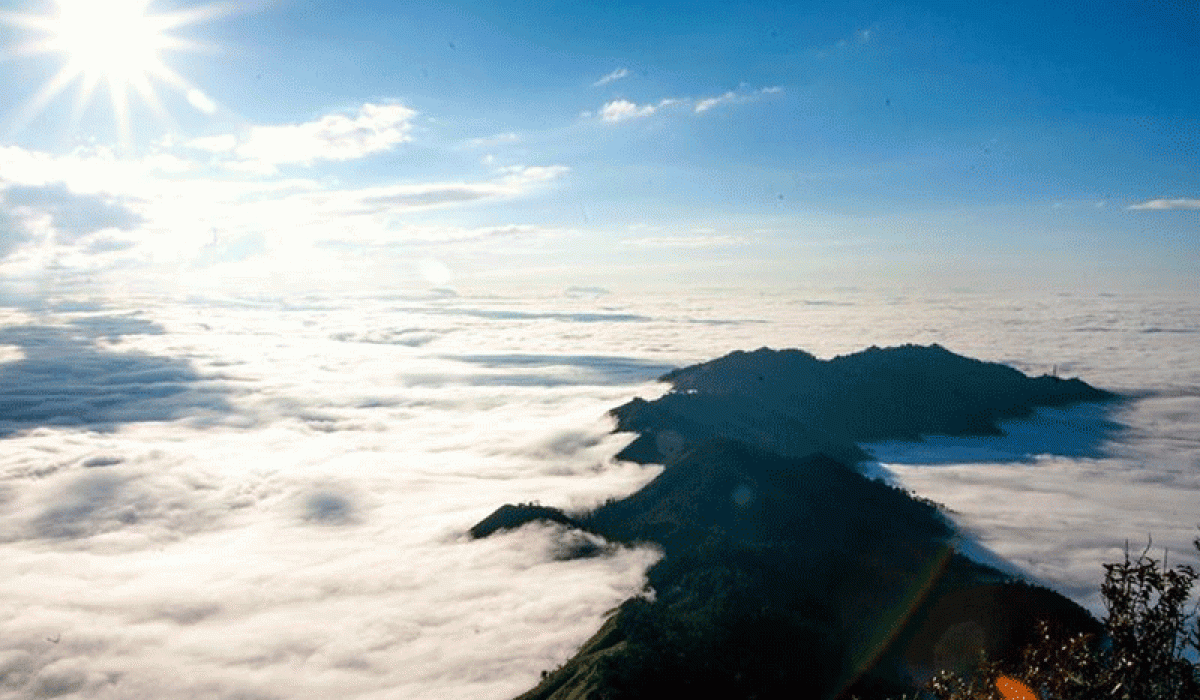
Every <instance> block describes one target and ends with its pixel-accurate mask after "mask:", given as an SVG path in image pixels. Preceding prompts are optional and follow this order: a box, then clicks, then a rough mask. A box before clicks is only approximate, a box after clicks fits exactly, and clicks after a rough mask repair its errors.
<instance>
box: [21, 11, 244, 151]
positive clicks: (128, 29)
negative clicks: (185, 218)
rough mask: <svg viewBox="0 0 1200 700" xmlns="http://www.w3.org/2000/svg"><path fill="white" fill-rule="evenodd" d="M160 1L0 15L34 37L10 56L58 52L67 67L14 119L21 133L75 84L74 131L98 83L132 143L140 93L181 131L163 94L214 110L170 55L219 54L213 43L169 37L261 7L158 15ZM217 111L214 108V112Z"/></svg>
mask: <svg viewBox="0 0 1200 700" xmlns="http://www.w3.org/2000/svg"><path fill="white" fill-rule="evenodd" d="M155 1H156V0H104V1H103V2H101V1H100V0H54V2H53V10H52V11H50V12H49V13H47V14H36V15H35V14H27V13H18V12H11V11H4V12H0V24H7V25H10V26H14V27H18V28H20V29H22V30H24V31H26V32H29V33H31V34H34V35H35V36H33V37H30V38H29V39H28V40H26V41H24V42H22V43H20V44H18V45H17V46H15V47H11V48H8V49H7V50H6V51H5V53H7V54H8V55H10V56H38V55H58V56H61V57H62V59H63V65H62V66H61V67H60V69H59V70H58V72H57V73H55V74H54V76H53V77H51V78H50V79H49V80H48V81H47V82H46V83H45V84H44V85H42V86H41V87H40V88H39V89H38V91H37V92H36V93H35V94H34V95H33V96H32V97H31V98H30V99H29V100H28V101H26V102H25V104H24V105H22V106H20V107H19V108H18V109H17V110H16V112H15V115H14V116H13V117H12V118H11V121H10V128H9V132H10V135H12V134H15V133H17V132H19V131H21V130H23V129H24V128H26V127H27V126H29V124H30V122H32V121H33V120H34V119H35V118H36V117H37V116H38V115H39V114H41V113H42V112H44V111H46V110H47V109H48V108H49V107H50V105H51V103H53V102H54V101H55V100H56V99H57V98H58V97H59V95H61V94H62V93H63V92H64V91H65V90H67V88H68V87H69V86H70V85H72V84H73V83H78V85H79V88H78V93H77V95H76V99H75V101H74V105H73V108H72V111H71V114H70V123H71V127H72V129H73V130H74V129H75V128H77V127H78V126H79V125H80V124H81V123H82V120H83V118H84V116H85V114H86V113H87V107H88V105H90V104H91V102H92V98H93V96H94V94H95V91H96V88H97V86H99V85H100V84H101V83H103V84H104V85H105V87H106V89H107V91H108V93H109V101H110V102H111V106H112V115H113V119H114V121H115V124H116V128H117V132H118V138H119V139H120V141H121V143H122V144H123V145H128V144H131V143H132V136H133V114H132V110H131V107H132V105H131V100H133V98H134V95H137V98H138V100H139V101H140V102H142V103H143V104H144V105H146V106H147V107H148V108H149V110H150V112H152V113H153V114H154V115H155V116H156V117H157V118H158V119H159V120H160V121H161V123H163V124H165V125H167V126H168V128H175V126H176V125H175V123H174V120H173V119H172V118H171V116H170V114H169V112H168V110H167V108H166V105H165V104H164V103H163V100H162V99H161V97H160V95H159V91H158V89H157V88H158V87H159V86H162V87H165V88H169V89H170V90H174V91H176V92H177V93H179V94H180V95H181V96H183V97H184V98H185V100H186V101H187V102H188V103H189V104H191V105H192V107H193V108H195V109H196V110H198V111H201V112H205V113H212V112H213V111H215V109H216V103H215V102H214V101H213V100H212V99H211V98H209V97H208V96H207V95H205V94H204V93H203V92H202V91H200V90H199V88H197V87H195V86H193V85H192V84H191V83H189V82H188V81H187V80H186V79H185V78H183V76H181V75H179V74H178V73H177V72H175V71H174V70H173V69H171V68H170V67H169V66H168V65H167V64H166V63H165V62H164V56H165V55H166V54H168V53H172V52H180V51H189V52H204V51H214V50H216V47H215V46H214V45H212V44H209V43H206V42H203V41H199V40H196V39H193V38H189V37H180V36H177V35H175V34H172V33H171V32H173V31H175V30H179V29H182V28H184V27H188V26H191V25H195V24H200V23H202V22H208V21H211V20H214V19H218V18H222V17H227V16H229V15H232V14H237V13H242V12H246V11H248V10H251V9H254V6H255V5H258V4H261V3H257V2H246V3H233V2H220V3H212V4H208V5H203V6H199V7H191V8H185V9H177V10H171V11H169V12H155V11H154V10H153V9H152V8H151V6H152V5H153V4H154V3H155ZM210 107H211V109H210Z"/></svg>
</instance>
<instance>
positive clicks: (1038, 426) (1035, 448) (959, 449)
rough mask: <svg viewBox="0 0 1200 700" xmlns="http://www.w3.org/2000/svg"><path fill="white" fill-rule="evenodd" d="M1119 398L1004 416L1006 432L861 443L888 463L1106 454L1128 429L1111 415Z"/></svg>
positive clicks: (1028, 459)
mask: <svg viewBox="0 0 1200 700" xmlns="http://www.w3.org/2000/svg"><path fill="white" fill-rule="evenodd" d="M1120 406H1121V402H1119V401H1118V402H1108V403H1084V404H1076V405H1074V406H1068V407H1064V408H1042V409H1037V411H1036V412H1035V413H1034V415H1033V416H1031V417H1029V418H1023V419H1016V420H1007V421H1001V423H1000V428H1001V430H1003V431H1004V435H1000V436H988V437H950V436H944V435H931V436H926V437H924V438H923V439H922V440H921V441H920V442H908V441H902V440H889V441H886V442H875V443H869V444H865V445H863V447H864V448H865V449H866V450H867V451H868V452H870V453H871V454H872V455H873V456H874V457H875V459H876V460H878V461H879V462H882V463H884V464H906V465H944V464H964V463H1008V462H1033V461H1035V460H1036V459H1037V458H1038V457H1046V456H1049V457H1069V458H1072V459H1102V458H1105V457H1108V456H1111V455H1110V451H1109V446H1110V445H1112V444H1113V443H1115V442H1116V441H1118V440H1120V438H1121V435H1122V434H1123V433H1124V432H1125V431H1126V430H1127V429H1128V428H1127V427H1126V426H1125V425H1123V424H1121V423H1118V422H1117V421H1116V420H1114V419H1113V414H1114V413H1115V412H1116V411H1117V410H1118V409H1119V408H1120Z"/></svg>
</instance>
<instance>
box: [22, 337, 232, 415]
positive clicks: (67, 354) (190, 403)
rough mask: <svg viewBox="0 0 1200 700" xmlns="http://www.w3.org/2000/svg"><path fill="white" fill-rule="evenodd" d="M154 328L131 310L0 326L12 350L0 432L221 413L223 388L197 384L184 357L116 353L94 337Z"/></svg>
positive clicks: (225, 405)
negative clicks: (61, 321) (63, 321)
mask: <svg viewBox="0 0 1200 700" xmlns="http://www.w3.org/2000/svg"><path fill="white" fill-rule="evenodd" d="M162 332H163V330H162V328H161V327H160V326H158V325H157V324H154V323H153V322H150V321H146V320H145V319H140V318H137V317H134V316H98V317H89V318H84V319H77V320H75V321H73V322H69V323H66V324H61V325H59V324H47V325H20V326H9V327H6V328H0V345H7V346H10V347H12V348H15V349H17V350H18V351H19V355H20V357H19V359H14V360H12V361H9V362H4V363H0V438H3V437H8V436H11V435H13V434H15V433H18V432H22V431H24V430H29V429H32V428H37V427H41V426H84V427H87V428H88V429H91V430H99V431H106V430H112V429H114V428H116V427H117V426H118V425H120V424H123V423H134V422H155V421H169V420H174V419H177V418H182V417H184V416H187V415H191V414H194V413H196V412H197V411H218V412H227V411H229V410H230V406H229V404H228V403H227V401H226V400H225V396H224V394H225V390H224V389H222V388H220V387H216V386H213V385H212V384H209V383H207V382H205V379H206V378H205V377H203V376H201V375H200V374H199V373H197V372H196V370H195V369H194V368H193V367H192V365H191V363H190V362H188V361H187V360H183V359H179V358H173V357H163V356H159V355H152V354H147V353H143V352H122V351H120V350H118V349H110V348H108V347H106V346H105V345H103V344H102V343H100V342H99V341H101V340H106V341H108V342H109V343H114V342H115V341H119V340H120V339H121V338H122V337H123V336H126V335H146V334H161V333H162Z"/></svg>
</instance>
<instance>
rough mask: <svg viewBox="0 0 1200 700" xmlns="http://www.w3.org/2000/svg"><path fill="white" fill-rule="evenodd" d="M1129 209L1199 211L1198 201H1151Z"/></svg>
mask: <svg viewBox="0 0 1200 700" xmlns="http://www.w3.org/2000/svg"><path fill="white" fill-rule="evenodd" d="M1129 208H1130V209H1134V210H1151V211H1170V210H1193V209H1200V199H1186V198H1185V199H1151V200H1149V201H1146V202H1142V203H1140V204H1131V205H1130V206H1129Z"/></svg>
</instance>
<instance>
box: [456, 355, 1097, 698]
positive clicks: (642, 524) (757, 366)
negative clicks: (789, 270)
mask: <svg viewBox="0 0 1200 700" xmlns="http://www.w3.org/2000/svg"><path fill="white" fill-rule="evenodd" d="M663 380H664V381H668V382H670V383H671V384H672V385H673V386H674V389H675V390H674V391H673V392H671V393H668V394H667V395H665V396H663V397H661V398H660V399H658V400H655V401H644V400H642V399H634V400H633V401H631V402H629V403H627V404H625V405H624V406H621V407H619V408H617V409H614V411H613V415H614V416H615V417H616V418H617V430H619V431H635V432H638V433H639V437H638V438H636V439H635V440H634V442H632V443H631V444H630V445H629V446H628V447H627V448H626V449H625V450H624V451H622V453H620V455H618V456H619V457H621V458H624V459H633V460H636V461H641V462H662V463H664V464H665V469H664V471H663V472H662V473H661V474H660V475H659V476H658V477H656V478H655V479H654V480H652V481H651V482H650V483H648V484H647V485H646V486H644V487H643V488H641V489H640V490H639V491H637V492H636V493H634V494H631V495H629V496H627V497H625V498H623V499H619V500H613V501H610V502H608V503H606V504H604V505H602V506H600V507H598V508H596V509H594V510H592V511H590V512H586V513H579V514H574V515H568V514H566V513H563V512H562V511H559V510H557V509H553V508H548V507H545V506H529V505H522V506H511V505H509V506H504V507H502V508H501V509H499V510H497V511H496V512H495V513H493V514H492V515H490V516H489V517H488V518H486V519H485V520H484V521H482V522H480V523H479V524H478V525H476V526H475V527H474V528H472V530H471V534H472V535H473V536H476V537H482V536H487V535H489V534H492V533H494V532H496V531H499V530H504V529H509V528H513V527H518V526H520V525H521V524H524V523H526V522H529V521H531V520H548V521H552V522H557V523H559V524H561V525H564V526H567V527H576V528H580V529H583V530H586V531H589V532H592V533H594V534H597V535H600V536H602V537H604V538H606V539H607V540H609V541H612V542H620V543H629V544H633V543H654V544H655V545H657V546H658V547H660V548H661V549H662V550H663V553H664V556H663V558H662V559H661V560H660V561H659V562H658V563H657V564H655V565H654V566H653V567H651V569H650V570H649V571H648V572H647V578H648V587H649V588H650V590H651V591H652V592H653V593H652V596H650V597H639V598H634V599H632V600H629V601H627V602H626V603H625V604H623V605H622V606H621V607H620V608H619V609H618V611H617V612H616V614H615V615H614V616H613V617H612V618H610V619H609V621H608V622H607V623H606V624H605V625H604V627H603V628H602V629H601V631H600V632H599V633H597V635H596V636H595V637H593V638H592V639H591V640H589V642H588V643H586V644H585V645H584V646H583V647H582V648H581V650H580V652H579V653H578V654H577V655H576V656H575V657H574V658H573V659H571V660H570V661H569V662H567V664H565V665H564V666H563V667H562V668H560V669H557V670H556V671H554V672H553V673H549V674H548V675H547V676H546V678H545V679H544V680H543V682H542V683H541V684H540V685H539V686H538V687H537V688H535V689H533V690H531V691H530V692H529V693H526V694H525V695H523V696H521V700H535V699H538V700H568V699H574V698H578V699H581V700H582V699H583V698H635V697H638V698H644V697H656V696H659V695H663V696H666V695H668V694H671V695H674V694H677V693H679V692H681V691H683V692H686V691H688V690H696V691H701V690H703V691H705V692H708V693H712V692H716V693H718V694H719V695H721V696H723V697H733V698H743V697H744V698H751V697H755V698H770V697H789V698H795V697H801V698H834V697H849V696H850V694H855V695H857V696H859V697H863V698H869V697H883V696H885V695H887V694H889V693H899V692H903V691H905V690H910V689H911V688H912V687H914V684H916V683H919V682H920V681H921V680H923V679H924V678H925V677H927V676H928V675H929V674H931V673H933V672H934V671H936V670H939V669H943V668H955V667H956V666H959V665H965V664H968V663H971V662H974V661H975V660H977V658H978V655H979V653H981V652H983V653H987V654H988V655H989V656H990V657H992V658H998V657H1004V656H1006V655H1011V654H1014V653H1015V652H1016V651H1017V650H1018V649H1020V648H1021V646H1023V645H1024V643H1025V642H1027V641H1030V640H1031V639H1032V635H1033V633H1034V628H1035V625H1034V623H1035V622H1036V621H1037V620H1039V619H1048V620H1051V621H1053V622H1054V623H1055V624H1057V625H1060V626H1062V627H1063V628H1065V629H1067V630H1078V631H1089V632H1095V631H1098V629H1099V627H1098V623H1096V621H1095V620H1093V619H1092V618H1091V617H1090V616H1089V615H1088V614H1087V613H1086V612H1085V611H1084V610H1083V609H1082V608H1080V607H1079V606H1077V605H1075V604H1074V603H1073V602H1071V601H1069V600H1067V599H1065V598H1063V597H1062V596H1060V595H1058V594H1057V593H1054V592H1052V591H1049V590H1047V589H1044V588H1040V587H1036V586H1032V585H1030V584H1028V583H1025V582H1023V581H1019V580H1014V579H1012V578H1010V577H1008V576H1006V575H1004V574H1002V573H1001V572H999V571H997V570H995V569H992V568H990V567H987V566H984V565H982V564H978V563H976V562H973V561H970V560H969V559H967V558H965V557H963V556H962V555H960V554H958V553H957V552H955V551H954V547H953V543H954V540H955V531H954V528H953V526H952V524H951V523H950V522H949V521H948V520H947V519H946V518H945V517H944V516H943V515H942V514H941V513H940V512H939V511H938V510H937V508H936V507H935V506H933V505H931V504H929V503H928V502H923V501H920V500H917V499H914V498H912V497H911V496H910V495H908V494H906V493H904V492H902V491H900V490H898V489H895V488H893V487H890V486H887V485H884V484H882V483H880V482H876V481H872V480H870V479H867V478H866V477H864V476H862V475H861V474H860V473H859V472H858V471H856V470H855V469H854V468H853V464H854V463H855V462H857V461H859V460H861V459H863V458H865V457H866V453H865V452H863V451H862V449H861V448H859V447H858V446H857V445H856V444H855V441H857V440H866V439H885V438H899V439H912V438H916V437H919V436H920V435H925V434H934V433H945V432H948V433H951V434H990V433H993V432H994V431H998V430H999V427H998V425H997V421H999V420H1003V419H1005V418H1010V417H1018V416H1022V415H1028V414H1029V412H1031V411H1032V410H1033V409H1034V408H1036V407H1038V406H1056V405H1063V404H1066V403H1073V402H1077V401H1085V400H1087V401H1095V400H1104V399H1108V398H1111V397H1112V395H1111V394H1108V393H1107V392H1102V391H1100V390H1097V389H1093V388H1092V387H1090V386H1088V385H1086V384H1084V383H1083V382H1080V381H1078V380H1059V379H1056V378H1052V377H1043V378H1038V379H1031V378H1028V377H1026V376H1025V375H1023V374H1021V373H1020V372H1018V371H1017V370H1014V369H1011V368H1008V367H1005V366H1003V365H996V364H992V363H984V362H980V361H977V360H971V359H969V358H965V357H961V356H958V355H955V354H953V353H951V352H949V351H947V350H945V349H944V348H941V347H938V346H933V347H928V348H923V347H917V346H904V347H902V348H892V349H886V350H885V349H878V348H871V349H869V350H866V351H863V352H861V353H855V354H854V355H847V356H844V357H839V358H835V359H833V360H829V361H822V360H818V359H817V358H815V357H813V356H812V355H809V354H808V353H805V352H802V351H798V350H785V351H773V350H767V349H762V350H758V351H755V352H752V353H742V352H738V353H733V354H730V355H727V356H725V357H723V358H720V359H717V360H713V361H712V362H707V363H703V364H700V365H695V366H693V367H688V368H684V369H680V370H675V371H672V372H670V373H669V374H667V375H665V376H664V377H663ZM964 416H965V417H964Z"/></svg>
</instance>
